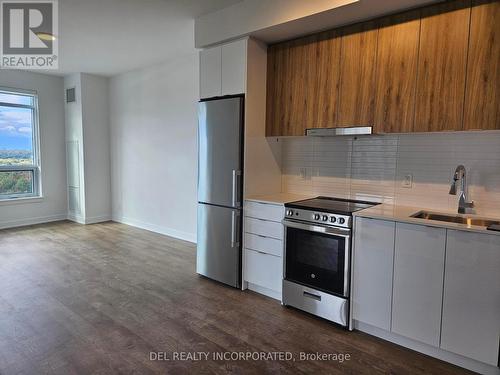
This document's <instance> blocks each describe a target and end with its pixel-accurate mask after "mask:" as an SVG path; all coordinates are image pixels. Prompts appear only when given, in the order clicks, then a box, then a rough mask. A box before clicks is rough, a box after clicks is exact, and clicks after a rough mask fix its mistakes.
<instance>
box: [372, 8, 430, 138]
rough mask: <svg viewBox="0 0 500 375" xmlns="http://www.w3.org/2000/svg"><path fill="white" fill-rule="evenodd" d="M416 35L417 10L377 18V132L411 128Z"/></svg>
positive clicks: (418, 16) (416, 52)
mask: <svg viewBox="0 0 500 375" xmlns="http://www.w3.org/2000/svg"><path fill="white" fill-rule="evenodd" d="M419 38H420V12H419V11H411V12H407V13H403V14H398V15H394V16H389V17H386V18H383V19H381V20H380V21H379V31H378V47H377V68H376V73H375V77H376V78H375V80H376V83H375V117H374V122H373V124H374V127H375V132H377V133H403V132H411V131H413V122H414V118H415V90H416V84H417V62H418V43H419Z"/></svg>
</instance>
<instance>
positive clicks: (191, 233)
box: [110, 50, 199, 242]
mask: <svg viewBox="0 0 500 375" xmlns="http://www.w3.org/2000/svg"><path fill="white" fill-rule="evenodd" d="M198 76H199V74H198V55H197V53H196V52H195V51H194V50H193V53H191V54H189V55H187V56H184V57H181V58H177V59H174V60H171V61H169V62H167V63H164V64H161V65H157V66H153V67H150V68H147V69H142V70H136V71H132V72H129V73H126V74H122V75H119V76H116V77H113V78H111V81H110V124H111V176H112V179H111V182H112V184H111V185H112V203H113V204H112V212H113V220H115V221H120V222H123V223H128V224H131V225H135V226H138V227H142V228H145V229H150V230H153V231H156V232H160V233H163V234H166V235H172V236H174V237H178V238H183V239H186V240H189V241H193V242H194V241H195V240H196V206H197V200H196V198H197V195H196V187H197V121H198V120H197V101H198V80H199V77H198Z"/></svg>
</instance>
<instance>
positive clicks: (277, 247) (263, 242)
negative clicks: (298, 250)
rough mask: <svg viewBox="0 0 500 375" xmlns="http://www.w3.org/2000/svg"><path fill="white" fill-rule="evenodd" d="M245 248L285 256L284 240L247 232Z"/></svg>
mask: <svg viewBox="0 0 500 375" xmlns="http://www.w3.org/2000/svg"><path fill="white" fill-rule="evenodd" d="M243 245H244V246H245V248H247V249H251V250H255V251H260V252H262V253H266V254H271V255H274V256H277V257H281V256H283V241H280V240H277V239H275V238H270V237H262V236H257V235H255V234H250V233H245V243H244V244H243Z"/></svg>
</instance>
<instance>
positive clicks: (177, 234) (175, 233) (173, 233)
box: [112, 215, 196, 243]
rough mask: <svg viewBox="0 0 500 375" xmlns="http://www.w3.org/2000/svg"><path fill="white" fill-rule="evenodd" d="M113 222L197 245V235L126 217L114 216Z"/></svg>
mask: <svg viewBox="0 0 500 375" xmlns="http://www.w3.org/2000/svg"><path fill="white" fill-rule="evenodd" d="M112 220H113V221H116V222H118V223H122V224H127V225H131V226H133V227H136V228H141V229H145V230H149V231H151V232H155V233H159V234H163V235H165V236H169V237H174V238H177V239H179V240H183V241H188V242H191V243H196V234H193V233H187V232H183V231H180V230H177V229H172V228H166V227H163V226H160V225H156V224H150V223H145V222H143V221H140V220H135V219H132V218H129V217H125V216H115V215H113V216H112Z"/></svg>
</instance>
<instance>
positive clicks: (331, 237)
mask: <svg viewBox="0 0 500 375" xmlns="http://www.w3.org/2000/svg"><path fill="white" fill-rule="evenodd" d="M373 205H374V203H372V202H364V201H354V200H349V199H339V198H330V197H317V198H313V199H308V200H305V201H299V202H291V203H287V204H285V208H286V210H285V218H284V220H283V225H284V226H285V249H284V260H283V262H284V264H283V270H284V272H283V275H284V277H283V305H285V306H293V307H295V308H298V309H301V310H304V311H307V312H309V313H311V314H314V315H317V316H320V317H322V318H325V319H328V320H330V321H333V322H335V323H338V324H340V325H342V326H344V327H347V326H349V321H350V319H349V293H350V291H349V289H350V263H351V235H352V229H351V228H352V213H353V212H355V211H358V210H361V209H364V208H367V207H371V206H373Z"/></svg>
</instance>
